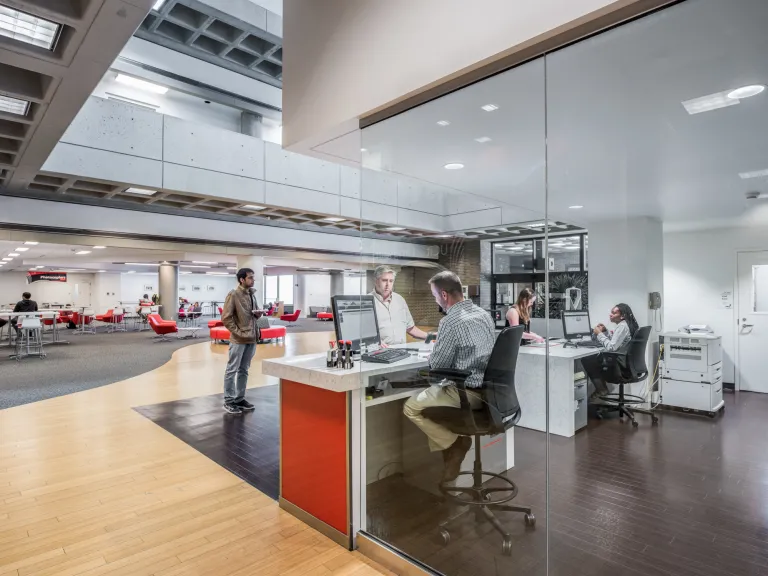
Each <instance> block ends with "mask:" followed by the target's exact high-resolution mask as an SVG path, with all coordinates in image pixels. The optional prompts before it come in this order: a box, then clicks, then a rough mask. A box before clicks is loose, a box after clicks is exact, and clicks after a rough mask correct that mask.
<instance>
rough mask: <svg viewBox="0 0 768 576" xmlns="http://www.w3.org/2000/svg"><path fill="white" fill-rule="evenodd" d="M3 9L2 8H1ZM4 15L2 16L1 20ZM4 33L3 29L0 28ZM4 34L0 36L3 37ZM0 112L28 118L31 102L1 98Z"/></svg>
mask: <svg viewBox="0 0 768 576" xmlns="http://www.w3.org/2000/svg"><path fill="white" fill-rule="evenodd" d="M0 9H2V6H0ZM1 18H2V15H0V19H1ZM0 26H2V20H0ZM0 32H2V28H0ZM1 35H2V34H0V36H1ZM0 112H8V113H9V114H16V115H17V116H26V115H27V112H29V102H27V101H26V100H19V99H18V98H11V97H10V96H0Z"/></svg>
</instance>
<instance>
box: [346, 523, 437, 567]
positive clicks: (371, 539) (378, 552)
mask: <svg viewBox="0 0 768 576" xmlns="http://www.w3.org/2000/svg"><path fill="white" fill-rule="evenodd" d="M357 549H358V551H359V552H360V553H361V554H362V555H364V556H367V557H368V558H370V559H371V560H373V561H374V562H377V563H379V564H381V565H382V566H384V567H385V568H386V569H387V570H390V571H392V572H394V573H395V574H398V575H399V576H442V573H441V572H436V571H435V570H432V569H430V568H429V567H427V566H425V565H424V564H421V563H420V562H418V561H416V560H414V559H412V558H409V557H407V556H406V555H405V554H402V553H400V552H398V551H397V550H395V549H394V548H390V547H389V546H387V545H386V544H384V543H383V542H381V541H380V540H379V539H378V538H376V537H375V536H371V535H369V534H366V533H365V532H358V534H357Z"/></svg>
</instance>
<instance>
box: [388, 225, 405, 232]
mask: <svg viewBox="0 0 768 576" xmlns="http://www.w3.org/2000/svg"><path fill="white" fill-rule="evenodd" d="M401 230H405V228H403V227H401V226H392V227H390V228H386V231H387V232H400V231H401Z"/></svg>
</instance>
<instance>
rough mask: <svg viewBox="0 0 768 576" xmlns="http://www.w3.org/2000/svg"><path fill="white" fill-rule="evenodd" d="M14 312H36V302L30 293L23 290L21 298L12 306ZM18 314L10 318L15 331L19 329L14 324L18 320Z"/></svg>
mask: <svg viewBox="0 0 768 576" xmlns="http://www.w3.org/2000/svg"><path fill="white" fill-rule="evenodd" d="M13 311H14V312H37V302H35V301H34V300H32V294H30V293H29V292H24V294H22V295H21V300H19V301H18V302H16V306H14V307H13ZM18 319H19V318H18V316H16V317H14V318H11V326H13V327H14V329H15V330H16V332H18V331H19V328H18V327H17V326H16V324H17V322H18Z"/></svg>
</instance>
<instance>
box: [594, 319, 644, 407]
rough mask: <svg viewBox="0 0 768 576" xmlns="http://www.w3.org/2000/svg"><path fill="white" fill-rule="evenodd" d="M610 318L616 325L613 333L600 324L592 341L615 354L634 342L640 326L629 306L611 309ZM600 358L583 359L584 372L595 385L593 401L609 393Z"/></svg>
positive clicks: (598, 355)
mask: <svg viewBox="0 0 768 576" xmlns="http://www.w3.org/2000/svg"><path fill="white" fill-rule="evenodd" d="M609 318H610V320H611V322H613V323H614V324H616V329H615V330H614V331H613V333H610V332H608V328H606V327H605V325H604V324H598V325H597V326H595V329H594V330H593V333H592V339H593V340H595V341H596V342H597V343H598V344H599V345H600V348H601V349H602V350H605V351H607V352H615V351H616V350H619V349H620V348H621V347H623V346H625V345H626V344H627V343H628V342H629V341H630V340H632V336H634V335H635V332H637V330H638V329H639V328H640V326H639V325H638V323H637V320H636V319H635V315H634V314H633V313H632V308H630V307H629V305H628V304H616V306H614V307H613V308H611V313H610V316H609ZM600 356H601V355H600V354H596V355H594V356H588V357H586V358H582V359H581V365H582V366H583V367H584V371H585V372H586V373H587V376H589V379H590V380H592V383H593V384H594V385H595V391H594V392H593V393H592V394H591V395H590V399H593V400H594V399H596V398H599V397H600V396H603V395H605V394H608V392H609V389H608V384H606V383H605V381H604V380H603V378H602V359H601V357H600Z"/></svg>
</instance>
